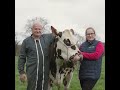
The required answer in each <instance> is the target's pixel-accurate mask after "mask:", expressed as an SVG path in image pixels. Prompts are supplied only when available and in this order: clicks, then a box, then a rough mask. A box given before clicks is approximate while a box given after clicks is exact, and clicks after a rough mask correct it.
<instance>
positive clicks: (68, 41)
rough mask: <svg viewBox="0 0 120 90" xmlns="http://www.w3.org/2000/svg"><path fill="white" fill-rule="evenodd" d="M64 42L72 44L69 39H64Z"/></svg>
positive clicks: (68, 44)
mask: <svg viewBox="0 0 120 90" xmlns="http://www.w3.org/2000/svg"><path fill="white" fill-rule="evenodd" d="M63 42H64V43H65V44H66V45H67V46H70V45H71V42H70V40H69V39H67V40H66V39H64V40H63Z"/></svg>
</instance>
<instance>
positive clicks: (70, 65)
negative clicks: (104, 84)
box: [48, 26, 82, 90]
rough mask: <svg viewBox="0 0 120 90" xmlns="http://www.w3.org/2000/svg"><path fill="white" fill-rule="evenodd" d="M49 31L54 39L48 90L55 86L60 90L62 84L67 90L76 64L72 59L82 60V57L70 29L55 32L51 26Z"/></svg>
mask: <svg viewBox="0 0 120 90" xmlns="http://www.w3.org/2000/svg"><path fill="white" fill-rule="evenodd" d="M51 29H52V32H53V33H54V35H55V36H56V38H55V40H54V43H53V44H52V45H51V48H50V49H51V50H50V54H51V55H50V60H51V61H50V75H49V77H50V83H49V86H48V90H52V87H53V85H56V86H57V87H58V90H60V88H61V85H62V83H63V85H64V90H68V89H69V86H70V82H71V79H72V76H73V71H74V68H75V64H76V62H74V60H73V59H74V57H75V56H76V57H80V58H78V59H79V60H82V55H80V53H79V48H78V47H77V45H76V43H77V39H76V38H75V36H74V31H73V30H72V29H71V30H67V29H66V30H64V31H63V32H57V30H56V29H55V28H54V27H53V26H51Z"/></svg>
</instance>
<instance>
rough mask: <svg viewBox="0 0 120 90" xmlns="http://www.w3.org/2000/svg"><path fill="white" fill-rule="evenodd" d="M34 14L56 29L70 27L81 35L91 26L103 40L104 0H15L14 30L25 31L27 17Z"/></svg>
mask: <svg viewBox="0 0 120 90" xmlns="http://www.w3.org/2000/svg"><path fill="white" fill-rule="evenodd" d="M36 16H41V17H45V18H46V19H47V20H48V21H49V23H50V24H51V25H53V26H54V27H55V28H56V29H58V31H63V30H64V29H66V28H68V29H70V28H72V29H74V30H75V31H76V32H78V33H79V34H81V35H83V36H84V33H85V28H87V27H89V26H91V27H93V28H94V29H95V30H96V33H97V35H98V36H99V37H100V40H101V41H103V42H105V0H15V32H25V29H24V25H25V23H26V21H27V19H28V18H29V17H36Z"/></svg>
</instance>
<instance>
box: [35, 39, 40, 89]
mask: <svg viewBox="0 0 120 90" xmlns="http://www.w3.org/2000/svg"><path fill="white" fill-rule="evenodd" d="M34 41H35V46H36V51H37V59H38V64H37V75H36V86H35V90H36V89H37V81H38V68H39V54H38V47H37V43H36V40H34Z"/></svg>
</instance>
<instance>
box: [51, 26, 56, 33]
mask: <svg viewBox="0 0 120 90" xmlns="http://www.w3.org/2000/svg"><path fill="white" fill-rule="evenodd" d="M51 31H52V33H53V34H54V35H58V33H57V30H56V29H55V28H54V27H53V26H51Z"/></svg>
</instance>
